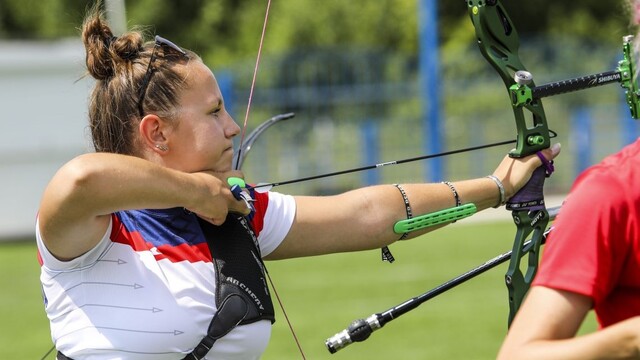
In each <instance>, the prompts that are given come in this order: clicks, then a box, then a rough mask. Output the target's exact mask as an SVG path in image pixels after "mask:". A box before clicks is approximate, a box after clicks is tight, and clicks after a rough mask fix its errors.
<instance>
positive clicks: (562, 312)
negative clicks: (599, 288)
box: [498, 286, 640, 360]
mask: <svg viewBox="0 0 640 360" xmlns="http://www.w3.org/2000/svg"><path fill="white" fill-rule="evenodd" d="M591 306H592V304H591V299H590V298H589V297H587V296H584V295H580V294H576V293H572V292H567V291H560V290H554V289H550V288H547V287H543V286H534V287H533V288H532V289H531V290H530V292H529V294H528V295H527V298H526V300H525V302H524V304H523V306H522V308H521V309H520V310H519V312H518V314H517V315H516V317H515V319H514V321H513V323H512V325H511V328H510V329H509V333H508V335H507V338H506V340H505V342H504V343H503V345H502V348H501V349H500V353H499V354H498V359H510V360H512V359H523V360H524V359H537V360H540V359H543V360H544V359H548V360H551V359H564V360H571V359H576V360H578V359H580V360H588V359H640V318H638V317H636V318H631V319H628V320H626V321H623V322H620V323H618V324H616V325H613V326H610V327H607V328H606V329H604V330H601V331H598V332H596V333H592V334H588V335H584V336H579V337H574V336H575V334H576V332H577V331H578V329H579V328H580V325H581V324H582V322H583V320H584V318H585V316H586V314H587V312H588V311H589V310H590V309H591Z"/></svg>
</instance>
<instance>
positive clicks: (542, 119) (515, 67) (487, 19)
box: [467, 0, 551, 324]
mask: <svg viewBox="0 0 640 360" xmlns="http://www.w3.org/2000/svg"><path fill="white" fill-rule="evenodd" d="M467 5H468V11H469V16H470V17H471V21H472V23H473V25H474V27H475V31H476V36H477V39H478V46H479V47H480V51H481V52H482V55H483V56H484V57H485V59H487V61H488V62H489V63H490V64H491V65H492V66H493V68H494V69H495V70H496V71H497V72H498V74H499V75H500V77H501V78H502V81H503V82H504V84H505V86H506V87H507V89H508V92H509V96H510V98H511V99H512V108H513V114H514V116H515V122H516V129H517V141H516V148H515V150H513V151H511V152H510V153H509V156H511V157H514V158H520V157H524V156H528V155H531V154H535V153H536V152H538V151H540V150H543V149H546V148H548V147H549V146H550V142H551V141H550V138H551V135H550V133H549V129H548V126H547V119H546V116H545V113H544V108H543V106H542V101H541V100H540V99H531V101H528V102H526V103H524V104H523V103H519V102H517V101H515V99H514V97H516V96H517V94H518V92H519V91H521V90H526V89H527V86H531V87H534V86H535V85H534V84H533V81H532V79H531V77H530V75H529V73H528V72H526V68H525V67H524V65H523V64H522V62H521V60H520V58H519V56H518V49H519V47H520V41H519V38H518V33H517V31H516V29H515V27H514V26H513V23H512V22H511V19H510V18H509V16H508V14H507V11H506V10H505V8H504V7H503V6H502V3H501V1H500V0H469V1H467ZM523 85H525V86H523ZM525 113H529V114H530V115H531V117H532V121H531V122H530V124H531V125H530V126H529V125H528V124H527V122H526V120H525ZM548 175H549V174H545V169H544V168H543V167H540V168H539V169H537V170H536V171H535V172H534V174H533V176H532V179H531V180H530V181H529V182H528V183H527V185H525V187H523V188H522V189H521V190H520V191H519V192H518V193H517V194H516V195H514V197H513V198H512V199H511V200H510V201H509V202H508V203H507V209H508V210H512V216H513V220H514V223H515V225H516V227H517V231H516V235H515V239H514V244H513V250H512V254H511V259H510V263H509V268H508V270H507V273H506V275H505V282H506V284H507V289H508V292H509V320H508V322H509V324H511V321H512V320H513V317H514V316H515V314H516V312H517V311H518V308H519V307H520V304H521V303H522V300H523V299H524V296H525V294H526V293H527V291H528V290H529V287H530V285H531V281H532V280H533V277H534V276H535V274H536V272H537V269H538V258H539V256H538V255H539V250H540V245H541V244H542V241H543V238H544V231H545V229H546V227H547V224H548V222H549V213H548V212H547V209H546V208H545V205H544V195H543V185H544V178H545V176H548ZM529 235H531V239H532V244H531V246H530V247H528V248H526V249H525V248H523V245H524V242H525V240H526V239H527V237H528V236H529ZM527 254H528V261H527V264H526V270H525V271H524V272H523V271H522V269H521V266H520V264H521V259H522V257H523V256H525V255H527Z"/></svg>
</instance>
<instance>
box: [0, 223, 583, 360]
mask: <svg viewBox="0 0 640 360" xmlns="http://www.w3.org/2000/svg"><path fill="white" fill-rule="evenodd" d="M514 230H515V229H514V226H513V224H510V223H509V222H500V223H487V224H477V225H476V224H474V225H465V224H464V223H461V224H458V225H455V226H450V227H448V228H445V229H442V230H438V231H436V232H435V233H433V234H431V235H428V236H425V237H423V238H421V239H416V240H411V241H406V242H400V243H396V244H394V245H392V246H391V251H392V252H393V254H394V256H395V257H396V262H395V263H393V264H389V263H383V262H381V261H380V252H379V251H367V252H361V253H351V254H337V255H330V256H322V257H315V258H306V259H294V260H286V261H278V262H269V263H267V266H268V268H269V270H270V274H271V277H272V279H273V281H274V283H275V286H276V290H277V291H278V293H279V294H280V297H281V298H282V301H283V302H284V305H285V309H286V311H287V313H288V315H289V318H290V319H291V321H292V323H293V326H294V329H295V331H296V334H297V336H298V338H299V339H300V341H301V345H302V348H303V350H304V352H305V355H306V356H307V358H308V359H354V358H355V359H363V358H364V359H381V358H391V357H394V356H395V357H397V358H399V359H427V358H430V359H492V358H495V355H496V353H497V350H498V347H499V346H500V343H501V341H502V339H503V337H504V335H505V332H506V321H507V320H506V318H507V313H508V305H507V294H506V288H505V286H504V284H503V275H504V272H505V271H506V264H502V265H500V266H498V267H497V268H494V269H493V270H490V271H489V272H487V273H485V274H482V275H480V276H479V277H477V278H475V279H472V280H470V281H468V282H466V283H464V284H462V285H460V286H458V287H457V288H455V289H453V290H451V291H448V292H446V293H444V294H442V295H440V296H438V297H436V298H434V299H432V300H430V301H428V302H426V303H424V304H423V305H422V306H420V307H419V308H417V309H415V310H413V311H411V312H409V313H407V314H405V315H403V316H402V317H400V318H398V319H396V320H394V321H392V322H390V323H388V324H387V325H386V326H385V327H384V328H382V329H380V330H378V331H377V332H375V333H373V334H372V336H371V337H370V338H369V339H368V340H366V341H365V342H362V343H356V344H352V345H350V346H349V347H347V348H345V349H343V350H341V351H339V352H338V353H336V354H333V355H331V354H329V352H328V351H327V350H326V348H325V346H324V341H325V340H326V339H327V338H328V337H330V336H332V335H334V334H335V333H336V332H338V331H341V330H342V329H344V328H345V327H346V326H348V325H349V323H350V322H351V321H353V320H355V319H359V318H364V317H367V316H369V315H371V314H373V313H377V312H382V311H384V310H387V309H389V308H391V307H393V306H395V305H398V304H400V303H402V302H404V301H405V300H407V299H410V298H412V297H414V296H417V295H420V294H422V293H423V292H426V291H428V290H430V289H432V288H434V287H435V286H438V285H440V284H441V283H443V282H445V281H447V280H449V279H451V278H453V277H455V276H457V275H459V274H462V273H463V272H466V271H467V270H469V269H471V268H474V267H476V266H477V265H480V264H482V263H483V262H485V261H487V260H488V259H491V258H493V257H494V256H496V255H498V254H501V253H503V252H505V251H507V250H509V249H510V247H511V243H512V239H513V235H514V233H515V231H514ZM345 241H348V239H345ZM0 272H1V273H2V274H3V276H2V277H1V278H0V286H1V288H2V293H1V295H0V359H40V358H41V357H42V356H43V355H44V354H45V353H46V351H47V350H48V349H49V348H50V347H51V340H50V335H49V330H48V323H47V319H46V316H45V314H44V310H43V306H42V301H41V295H40V287H39V282H38V276H39V267H38V263H37V260H36V257H35V246H34V245H33V243H13V244H2V245H0ZM274 301H275V299H274ZM276 308H277V310H276V311H277V315H276V316H277V321H276V323H275V325H274V327H273V334H272V338H271V343H270V344H269V347H268V348H267V352H266V353H265V355H264V357H263V359H265V360H271V359H299V358H301V356H300V354H299V352H298V350H297V347H296V345H295V343H294V341H293V337H292V335H291V332H290V331H289V328H288V326H287V324H286V321H285V319H284V316H282V312H281V311H280V309H279V306H278V305H276ZM593 329H595V323H594V321H593V318H592V317H591V316H590V317H589V319H588V321H587V323H586V325H585V326H584V327H583V332H584V331H592V330H593ZM48 359H53V356H49V357H48Z"/></svg>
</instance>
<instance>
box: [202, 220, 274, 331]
mask: <svg viewBox="0 0 640 360" xmlns="http://www.w3.org/2000/svg"><path fill="white" fill-rule="evenodd" d="M198 222H199V224H200V227H201V228H202V232H203V234H204V236H205V238H206V240H207V244H208V245H209V250H210V251H211V257H212V258H213V266H214V269H215V271H216V286H217V287H216V289H217V290H216V299H215V300H216V306H217V307H218V309H219V311H221V312H222V311H223V310H225V311H236V312H237V311H244V312H245V314H244V316H243V317H240V316H241V314H229V315H231V316H232V317H233V318H236V319H241V320H239V321H238V322H237V324H238V325H242V324H250V323H253V322H256V321H259V320H270V321H271V322H272V323H273V322H275V314H274V310H273V303H272V301H271V295H270V293H269V287H268V285H267V281H266V268H265V266H264V263H263V262H262V256H261V254H260V248H259V246H258V239H257V237H256V235H255V233H254V231H253V229H252V227H251V225H250V223H249V222H248V221H247V220H246V219H245V218H244V217H241V216H238V215H234V214H229V215H228V216H227V219H226V221H225V222H224V224H222V225H220V226H216V225H213V224H211V223H209V222H206V221H204V220H202V219H198ZM230 299H233V300H234V301H237V300H238V299H242V300H243V302H244V303H245V304H246V310H245V309H244V308H245V307H244V306H241V307H239V308H240V310H237V307H232V306H224V305H225V304H227V303H228V301H229V300H230ZM227 309H228V310H227ZM232 309H236V310H232ZM220 315H221V316H227V315H226V314H220Z"/></svg>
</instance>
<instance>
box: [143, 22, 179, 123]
mask: <svg viewBox="0 0 640 360" xmlns="http://www.w3.org/2000/svg"><path fill="white" fill-rule="evenodd" d="M166 50H169V51H174V52H175V53H174V54H177V55H179V56H187V52H186V51H184V50H182V49H181V48H180V47H179V46H178V45H176V44H174V43H172V42H171V41H169V40H167V39H165V38H163V37H161V36H158V35H156V38H155V45H154V46H153V51H152V52H151V58H149V64H148V65H147V72H146V73H145V74H144V78H142V84H141V85H140V90H138V113H139V114H140V117H143V116H144V110H143V109H142V103H143V102H144V97H145V94H146V93H147V88H148V87H149V82H150V81H151V76H152V75H153V73H154V72H155V70H156V68H155V66H154V65H155V62H156V60H157V59H158V57H159V56H160V55H162V57H163V58H166V57H167V55H168V54H167V53H166ZM160 51H161V52H160Z"/></svg>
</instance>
